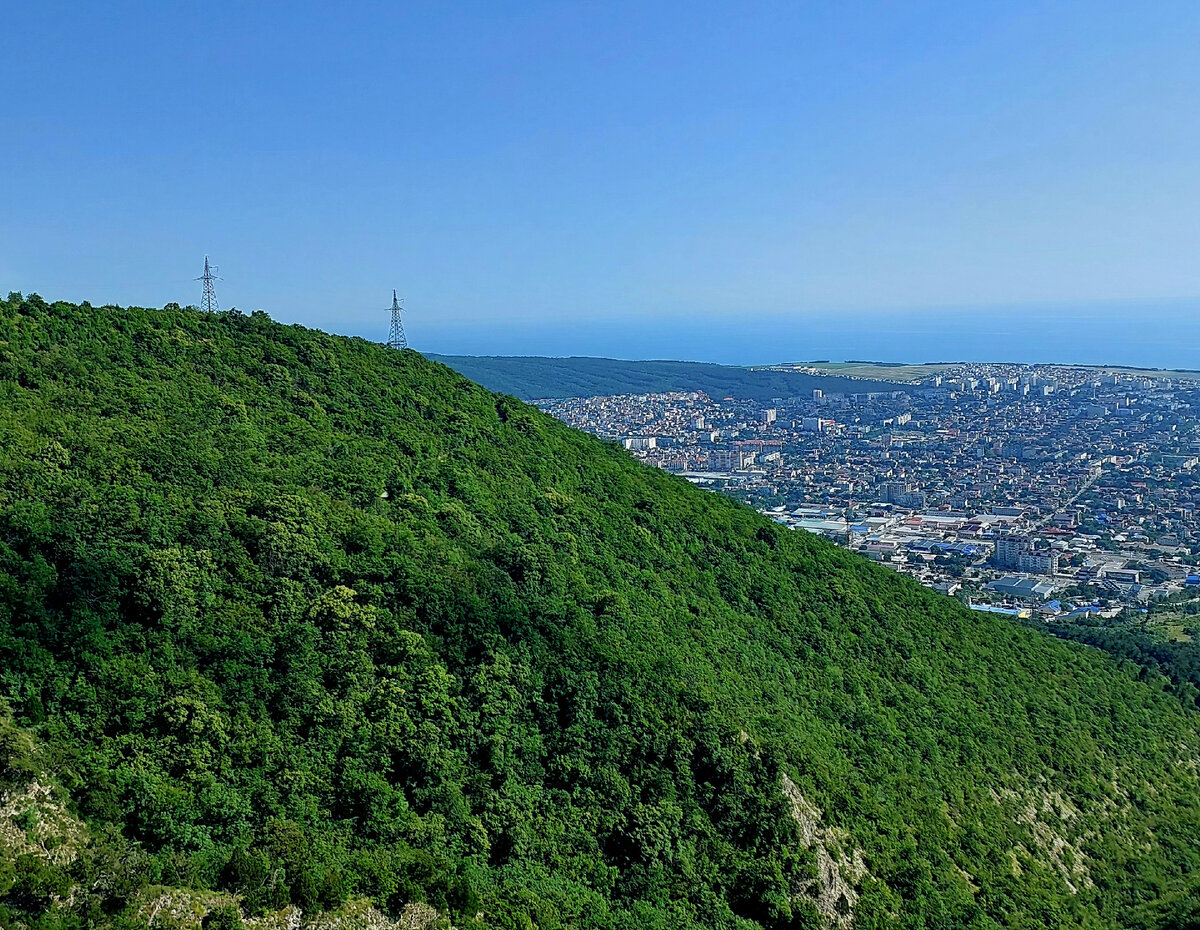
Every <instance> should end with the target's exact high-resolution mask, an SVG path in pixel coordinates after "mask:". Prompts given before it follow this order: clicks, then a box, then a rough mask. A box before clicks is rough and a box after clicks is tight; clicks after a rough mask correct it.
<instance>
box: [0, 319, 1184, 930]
mask: <svg viewBox="0 0 1200 930" xmlns="http://www.w3.org/2000/svg"><path fill="white" fill-rule="evenodd" d="M0 392H2V393H3V397H4V403H3V404H2V405H0V437H2V438H3V443H2V445H0V693H2V695H3V696H4V697H5V698H6V699H7V700H8V701H9V702H10V703H11V705H12V708H13V712H14V719H15V725H16V726H17V727H18V728H19V731H20V732H24V733H28V734H31V736H32V738H33V740H35V741H36V742H37V744H39V745H41V746H43V747H44V753H43V755H44V758H45V760H46V761H45V762H44V768H45V771H46V772H49V773H50V774H52V775H53V776H54V777H55V778H57V779H58V780H60V781H61V783H62V785H63V790H64V791H66V792H68V793H69V796H70V798H71V803H72V805H73V806H74V807H75V808H76V809H77V810H78V811H79V814H80V816H81V817H82V819H83V822H85V823H86V824H87V827H88V830H89V831H91V833H92V834H94V836H95V837H97V838H98V839H97V840H96V844H97V848H96V850H95V851H94V852H93V853H89V855H88V856H85V857H81V859H80V864H79V865H77V866H71V867H69V868H68V867H61V869H60V871H61V874H59V872H52V871H48V870H49V867H48V866H47V867H46V868H45V869H42V867H41V866H37V865H36V863H30V862H29V861H28V860H24V864H21V861H20V856H19V855H14V856H12V857H11V860H5V858H4V856H3V855H0V907H2V908H5V909H6V910H5V911H4V912H3V913H0V918H4V919H7V920H8V921H9V922H10V923H14V924H15V923H16V922H17V921H20V922H22V923H23V924H24V925H26V926H29V927H50V926H57V927H67V926H84V925H86V922H87V921H89V920H90V921H91V922H92V924H93V925H95V924H97V923H100V924H103V923H104V922H108V923H111V924H113V925H114V926H117V925H121V926H138V925H142V924H144V923H145V922H146V921H145V919H144V915H143V916H139V914H142V911H140V910H139V907H140V903H139V902H140V901H141V899H140V898H139V897H138V896H139V895H141V894H144V893H146V889H147V888H150V887H157V886H164V885H166V886H172V887H177V888H180V889H192V890H194V891H195V893H196V894H198V895H200V894H209V893H211V892H220V893H223V894H228V895H233V896H235V898H236V901H237V907H238V909H239V914H240V916H238V917H237V919H241V918H242V917H244V918H246V919H251V918H254V919H257V918H259V917H262V916H264V915H269V914H276V913H280V912H282V910H284V909H286V908H289V907H299V908H300V909H301V910H303V911H304V912H305V913H317V912H321V911H329V912H336V911H337V910H338V908H343V907H346V906H349V903H350V902H353V901H357V900H362V899H365V900H369V901H370V902H372V904H373V906H375V907H377V908H378V909H379V911H380V912H381V913H383V914H385V915H388V916H389V917H390V918H398V917H399V915H401V914H402V913H403V912H404V910H405V908H407V907H409V906H410V905H413V904H415V903H422V902H423V903H427V904H428V905H430V906H432V907H433V908H435V909H436V910H437V911H438V912H440V913H442V914H445V915H447V916H448V917H449V918H451V919H453V921H454V923H455V925H456V926H459V927H485V926H487V927H491V926H496V927H522V926H525V927H528V926H538V927H555V926H581V927H589V926H590V927H629V928H633V927H664V928H665V927H672V928H674V927H729V928H739V930H752V928H755V927H771V928H784V927H802V926H833V925H837V926H839V927H841V926H853V927H859V928H875V927H878V928H883V927H914V928H915V927H920V926H931V925H938V924H941V925H945V926H973V927H979V928H995V927H1042V926H1058V927H1126V926H1127V927H1166V926H1170V925H1171V924H1170V921H1172V920H1176V921H1182V920H1184V919H1186V918H1187V916H1188V915H1190V914H1192V913H1194V911H1193V908H1194V905H1195V901H1196V898H1195V893H1196V886H1195V880H1194V879H1193V878H1192V877H1191V876H1192V875H1194V874H1197V873H1196V866H1197V865H1200V851H1198V850H1197V849H1196V844H1195V838H1196V836H1198V835H1200V806H1198V805H1200V801H1198V798H1200V791H1197V788H1200V778H1198V776H1197V769H1198V768H1200V727H1198V726H1197V718H1196V715H1195V714H1194V713H1190V712H1187V711H1185V710H1184V708H1183V706H1182V705H1181V703H1180V701H1179V700H1178V699H1177V698H1176V697H1175V696H1174V695H1172V694H1171V693H1170V690H1169V683H1167V682H1165V680H1163V679H1161V678H1160V677H1157V676H1154V675H1153V674H1149V673H1146V672H1139V671H1138V670H1137V669H1136V668H1135V667H1133V666H1132V665H1130V664H1125V665H1121V664H1118V663H1116V662H1114V661H1112V660H1111V659H1109V658H1107V657H1105V656H1104V655H1102V654H1100V653H1098V652H1096V651H1095V650H1091V649H1088V648H1085V647H1081V646H1076V645H1073V644H1068V643H1062V642H1058V641H1055V640H1052V639H1050V638H1048V637H1045V636H1042V635H1040V634H1038V633H1036V632H1035V631H1032V630H1028V629H1024V628H1019V627H1016V626H1013V625H1011V624H1008V623H1007V622H1005V621H1002V620H998V619H996V618H993V617H990V616H985V615H979V614H975V613H971V612H968V611H965V610H963V609H962V608H961V607H960V606H959V605H957V604H956V603H955V602H953V601H952V600H951V599H947V598H943V597H940V596H938V595H936V594H934V593H932V592H928V591H926V590H924V589H922V588H921V587H920V586H919V585H916V584H915V583H912V582H911V581H909V580H907V579H903V578H900V577H897V576H895V575H893V574H891V573H889V572H887V571H886V569H883V568H880V567H878V566H873V565H871V564H869V563H868V562H866V561H865V560H862V559H861V558H859V557H857V556H855V555H853V554H851V553H846V552H844V551H842V550H839V549H837V548H836V547H834V546H832V545H829V544H827V543H825V542H823V541H821V540H818V539H815V538H813V537H809V536H807V535H806V534H798V533H793V532H790V531H788V530H786V529H783V528H781V527H778V526H776V525H774V524H772V523H770V522H769V521H767V520H765V519H763V518H762V517H760V516H759V515H758V514H756V513H754V512H753V511H752V510H750V509H749V508H746V507H743V506H740V505H738V504H736V503H735V502H733V501H730V500H727V499H725V498H723V497H721V496H719V495H712V494H706V493H704V492H702V491H698V490H696V489H694V488H691V487H690V486H688V485H687V484H686V482H683V481H682V480H680V479H677V478H675V477H673V476H670V475H666V474H664V473H662V472H659V471H656V470H653V469H648V468H644V467H643V466H641V465H640V464H639V463H637V462H635V461H633V460H632V459H631V458H630V457H629V456H627V455H625V454H624V453H622V452H621V451H620V450H618V449H616V448H614V447H613V446H611V445H609V444H605V443H603V442H601V441H599V440H597V439H595V438H593V437H590V436H586V435H584V434H582V433H579V432H576V431H572V430H570V429H568V428H567V427H565V426H564V425H562V424H560V423H558V422H557V421H554V420H553V419H551V418H549V417H546V416H544V415H542V414H541V413H539V412H538V411H536V410H535V409H533V408H530V407H528V406H526V405H524V404H521V403H519V402H517V401H515V400H513V399H512V398H509V397H504V396H497V395H494V394H491V393H489V392H487V391H485V390H483V389H482V388H480V387H478V386H476V385H474V384H472V383H470V382H468V381H466V380H465V379H463V378H461V377H460V376H458V375H457V374H455V373H453V372H451V371H450V370H449V369H447V368H445V367H443V366H440V365H436V364H433V363H431V362H429V361H427V360H425V359H423V358H422V357H421V356H419V355H418V354H417V353H415V352H412V351H405V352H397V351H393V350H388V349H385V348H384V347H381V346H378V345H375V344H371V343H367V342H365V341H363V340H359V339H347V338H344V337H335V336H329V335H326V334H324V333H320V332H317V331H313V330H307V329H304V328H302V327H296V326H284V325H281V324H278V323H274V322H272V321H271V320H270V319H269V318H268V317H267V316H266V315H265V314H261V313H258V314H251V315H248V316H244V315H241V314H236V313H225V314H213V315H203V314H200V313H198V312H195V311H189V310H181V309H179V308H175V307H168V308H166V309H164V310H146V309H139V308H117V307H104V308H96V307H91V306H88V305H72V304H65V303H47V302H45V301H43V300H41V299H40V298H36V297H28V298H25V297H20V296H17V295H14V296H13V297H10V299H9V300H7V301H2V302H0ZM39 764H43V763H39ZM114 850H117V851H121V850H123V851H124V852H114ZM105 856H108V857H109V858H108V859H107V860H105V861H109V860H115V861H120V862H124V861H126V860H127V861H129V862H136V863H137V866H136V868H133V867H130V868H129V869H126V870H125V871H122V868H124V867H113V868H112V869H110V871H109V872H105V873H104V874H106V875H108V874H113V875H116V876H118V877H119V878H120V881H117V880H115V879H114V880H113V881H110V882H108V883H107V884H102V886H100V887H99V890H96V889H95V888H94V887H93V886H94V885H95V881H94V879H93V878H92V877H91V876H92V874H93V873H92V872H90V871H89V869H92V868H93V866H92V865H89V863H94V862H96V861H98V860H99V859H104V857H105ZM122 857H125V858H122ZM55 868H59V867H57V866H56V867H55ZM39 869H42V871H39ZM72 869H74V871H72ZM22 870H24V871H22ZM38 882H41V885H38ZM54 882H58V883H59V884H58V885H54V884H53V883H54ZM72 883H73V884H72ZM51 885H53V886H54V887H58V888H75V889H77V891H76V892H75V894H74V896H73V897H72V896H71V895H66V894H62V895H58V894H57V892H56V893H55V894H49V895H41V896H37V895H31V894H30V893H28V889H29V888H30V887H34V886H37V887H50V886H51ZM88 889H92V890H88ZM56 895H57V897H56ZM68 899H69V900H70V901H71V903H70V904H67V903H65V902H66V901H67V900H68ZM56 902H57V903H56ZM1180 915H1183V916H1180ZM197 919H198V918H197ZM229 919H230V920H231V921H232V920H234V916H230V917H229ZM118 921H125V923H124V924H119V923H117V922H118ZM139 921H140V923H139ZM1180 925H1182V924H1180Z"/></svg>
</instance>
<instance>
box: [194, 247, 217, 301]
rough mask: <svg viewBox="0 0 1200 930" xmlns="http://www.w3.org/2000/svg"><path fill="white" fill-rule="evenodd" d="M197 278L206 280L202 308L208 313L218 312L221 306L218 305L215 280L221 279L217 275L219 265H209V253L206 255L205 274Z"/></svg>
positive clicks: (201, 299)
mask: <svg viewBox="0 0 1200 930" xmlns="http://www.w3.org/2000/svg"><path fill="white" fill-rule="evenodd" d="M196 280H197V281H203V282H204V296H203V297H201V298H200V309H201V310H204V311H206V312H207V313H216V312H217V311H218V310H219V309H220V308H219V307H218V306H217V291H216V288H214V287H213V282H214V281H220V280H221V279H220V278H218V277H217V266H216V265H209V263H208V256H207V255H205V256H204V274H202V275H200V277H198V278H197V279H196Z"/></svg>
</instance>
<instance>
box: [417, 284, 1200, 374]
mask: <svg viewBox="0 0 1200 930" xmlns="http://www.w3.org/2000/svg"><path fill="white" fill-rule="evenodd" d="M413 342H414V344H415V345H417V346H418V347H424V348H427V350H428V351H431V352H441V353H445V354H451V355H550V356H570V355H588V356H601V357H607V358H624V359H650V358H655V359H684V360H690V361H707V362H718V363H722V364H728V365H761V364H773V363H776V362H797V361H833V362H838V361H880V362H908V363H925V362H948V361H964V362H989V361H990V362H1021V363H1026V364H1038V363H1061V364H1087V365H1122V366H1127V367H1134V368H1162V369H1193V370H1197V369H1200V300H1194V301H1165V302H1158V303H1153V302H1144V301H1105V302H1097V303H1093V304H1069V305H1064V304H1054V305H1042V306H1039V305H1029V304H1023V305H1019V306H984V307H979V306H976V307H963V308H952V307H951V308H947V307H939V308H937V309H922V310H889V311H853V312H850V311H847V312H838V313H834V312H828V311H808V312H796V313H788V314H779V313H775V314H760V313H754V312H747V311H731V312H729V313H725V314H712V313H693V314H678V313H676V314H669V315H664V316H653V315H649V314H648V315H645V316H641V317H639V316H631V315H628V314H617V315H614V316H613V317H611V318H607V319H596V318H594V317H592V316H591V315H589V316H588V317H587V318H582V319H579V318H575V319H573V318H572V315H571V314H570V313H564V314H561V315H558V316H556V317H555V318H552V319H511V318H510V319H508V320H499V321H497V320H477V321H475V322H474V323H472V324H471V325H470V326H469V327H465V328H464V327H462V326H461V325H453V324H452V323H451V321H449V320H447V321H446V323H445V324H443V325H441V326H436V325H435V326H434V327H433V328H432V329H431V330H430V331H429V332H428V333H426V334H424V338H422V336H421V334H419V333H417V332H414V334H413Z"/></svg>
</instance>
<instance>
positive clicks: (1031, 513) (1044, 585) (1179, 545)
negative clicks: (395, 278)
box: [539, 364, 1200, 620]
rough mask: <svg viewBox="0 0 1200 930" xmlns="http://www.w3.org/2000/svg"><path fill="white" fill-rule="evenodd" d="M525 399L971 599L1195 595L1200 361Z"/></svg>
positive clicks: (1058, 604) (1052, 606) (1128, 605)
mask: <svg viewBox="0 0 1200 930" xmlns="http://www.w3.org/2000/svg"><path fill="white" fill-rule="evenodd" d="M797 368H798V369H799V370H802V371H803V370H805V369H804V368H803V367H800V366H797ZM539 406H541V407H542V408H543V409H544V410H546V411H548V412H549V413H551V414H553V415H555V416H557V417H558V418H560V419H562V420H564V421H565V422H567V423H569V424H571V425H572V426H576V427H580V428H582V429H585V430H588V431H589V432H592V433H595V434H596V435H598V436H601V437H603V438H606V439H610V440H614V441H617V442H620V443H621V444H622V445H623V446H624V447H625V448H626V449H628V450H629V452H630V453H631V454H633V455H635V456H637V457H638V458H640V459H642V460H643V461H645V462H646V463H648V464H650V465H654V466H657V467H659V468H663V469H665V470H667V471H670V472H675V473H677V474H679V475H681V476H683V477H685V478H686V479H688V480H689V481H692V482H694V483H696V484H699V485H702V486H705V487H708V488H711V489H713V490H719V491H722V492H724V493H727V494H730V495H731V496H734V497H737V498H739V499H741V500H743V501H746V502H748V503H751V504H753V505H754V506H756V507H758V508H759V509H760V510H761V511H762V512H763V513H764V514H767V515H768V516H770V517H771V518H772V519H774V520H776V521H778V522H780V523H783V524H786V525H787V526H789V527H792V528H795V529H797V530H803V531H808V532H811V533H817V534H820V535H822V536H825V537H828V538H829V539H832V540H834V541H836V542H838V543H840V544H841V545H844V546H848V547H850V548H851V549H854V550H856V551H858V552H860V553H862V554H863V555H865V556H867V557H868V558H871V559H874V560H877V561H879V562H882V563H884V564H885V565H888V566H891V567H892V568H894V569H896V570H898V571H901V572H905V573H908V574H911V575H913V576H914V577H916V578H917V579H918V580H920V581H921V582H922V583H923V584H925V585H928V586H930V587H933V588H936V589H937V590H939V591H942V592H943V593H945V594H947V595H951V596H956V597H959V598H961V599H962V600H964V601H965V602H966V603H968V604H969V605H970V606H972V607H974V608H976V609H980V610H990V611H997V612H1003V613H1008V614H1011V615H1014V616H1021V617H1028V616H1031V615H1036V616H1040V617H1042V618H1043V619H1048V620H1052V619H1053V618H1056V617H1070V618H1075V617H1078V616H1080V615H1086V614H1088V613H1097V614H1101V615H1103V616H1111V615H1113V614H1116V613H1117V612H1120V611H1129V610H1135V611H1137V610H1143V611H1144V610H1146V609H1147V608H1148V607H1151V606H1152V605H1154V604H1161V603H1172V604H1173V603H1176V602H1179V601H1182V600H1188V599H1190V598H1191V597H1200V570H1198V569H1197V565H1200V525H1198V524H1197V511H1198V509H1200V376H1198V380H1196V381H1190V380H1184V379H1179V378H1166V377H1150V376H1145V375H1142V374H1138V375H1132V374H1128V373H1120V372H1118V373H1113V372H1111V371H1100V370H1096V369H1084V368H1077V367H1060V366H1033V367H1031V366H1020V365H983V364H980V365H960V366H954V367H951V368H949V369H947V370H946V371H945V372H943V373H942V374H940V375H937V376H934V377H931V378H927V379H925V380H923V381H921V382H919V383H914V384H897V385H896V388H895V389H894V390H890V391H882V392H881V391H871V392H869V393H868V392H864V393H836V394H835V393H825V392H823V391H821V390H813V391H812V392H811V394H810V395H809V396H804V397H784V398H775V399H773V400H771V401H770V402H769V403H768V404H763V403H761V402H753V401H746V400H735V399H733V398H715V397H708V396H706V395H704V394H700V393H663V394H640V395H623V396H614V397H587V398H574V399H569V400H547V401H541V402H539Z"/></svg>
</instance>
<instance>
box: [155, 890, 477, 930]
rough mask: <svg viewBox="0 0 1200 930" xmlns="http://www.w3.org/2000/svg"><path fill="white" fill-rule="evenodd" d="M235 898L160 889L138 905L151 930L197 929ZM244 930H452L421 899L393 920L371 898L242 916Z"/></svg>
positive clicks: (447, 921) (234, 900)
mask: <svg viewBox="0 0 1200 930" xmlns="http://www.w3.org/2000/svg"><path fill="white" fill-rule="evenodd" d="M236 902H237V898H236V897H234V896H231V895H226V894H217V893H214V892H196V891H185V890H180V889H175V888H163V889H159V891H158V893H157V894H156V895H154V896H153V897H152V898H151V899H150V900H148V901H147V902H146V903H145V905H143V907H142V908H141V914H142V916H143V917H144V918H145V920H146V922H147V923H148V924H149V925H150V927H151V930H158V928H161V930H167V928H171V930H199V927H200V925H201V923H202V922H203V920H204V917H205V916H206V915H207V914H208V912H209V911H212V910H215V909H216V908H219V907H222V906H224V905H228V904H236ZM245 926H246V930H454V928H453V926H452V925H451V923H450V919H449V918H448V917H446V916H445V915H443V914H440V913H438V911H437V909H435V908H433V907H431V906H430V905H428V904H425V903H423V902H413V903H411V904H406V905H405V906H404V911H403V912H402V913H401V914H400V916H399V917H398V918H396V919H392V918H390V917H388V916H387V915H386V914H384V913H382V912H381V911H380V910H378V909H377V908H376V907H374V906H373V905H372V904H371V903H370V901H367V900H357V901H348V902H346V904H344V905H342V906H341V907H340V908H338V909H337V910H336V911H331V912H328V913H322V914H305V913H304V912H303V911H301V910H300V908H298V907H285V908H284V909H283V910H281V911H276V912H275V913H274V914H267V915H265V916H263V917H251V918H245Z"/></svg>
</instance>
